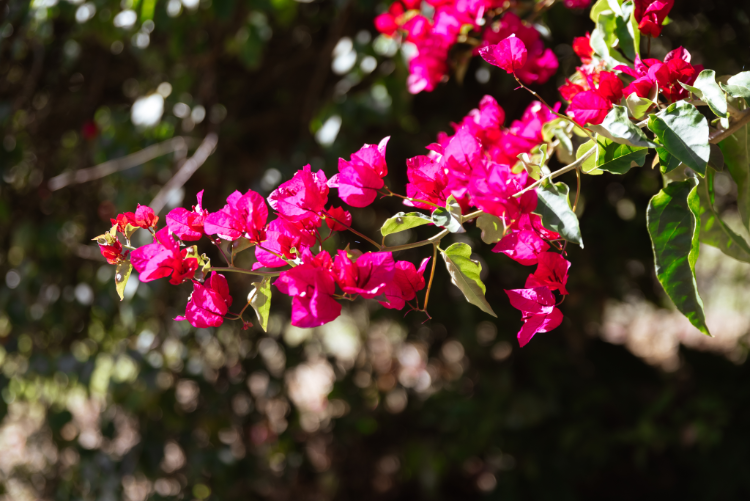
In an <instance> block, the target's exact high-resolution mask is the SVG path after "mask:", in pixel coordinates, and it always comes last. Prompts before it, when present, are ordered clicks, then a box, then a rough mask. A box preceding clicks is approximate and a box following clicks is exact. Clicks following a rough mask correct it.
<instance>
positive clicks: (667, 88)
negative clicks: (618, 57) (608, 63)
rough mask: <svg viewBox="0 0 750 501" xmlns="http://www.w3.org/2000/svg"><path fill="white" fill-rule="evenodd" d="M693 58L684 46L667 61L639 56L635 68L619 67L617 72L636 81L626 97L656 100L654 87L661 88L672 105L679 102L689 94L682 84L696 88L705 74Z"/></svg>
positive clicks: (627, 89)
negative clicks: (694, 85) (702, 73)
mask: <svg viewBox="0 0 750 501" xmlns="http://www.w3.org/2000/svg"><path fill="white" fill-rule="evenodd" d="M690 59H691V56H690V52H688V51H687V50H686V49H684V48H683V47H678V48H676V49H675V50H673V51H671V52H669V53H668V54H667V55H666V56H665V57H664V62H662V61H659V60H658V59H644V60H641V59H640V58H639V57H638V56H637V55H636V59H635V64H634V68H631V67H630V66H625V65H619V66H615V70H618V71H622V72H623V73H625V74H626V75H630V76H631V77H633V78H635V79H636V80H635V81H634V82H632V83H631V84H630V85H629V86H628V87H626V88H625V89H624V90H623V92H624V94H625V95H626V96H629V95H630V94H632V93H633V92H635V93H636V94H638V95H639V96H640V97H649V98H652V97H653V96H652V95H651V93H652V92H653V89H654V86H656V85H658V88H659V91H660V92H661V93H662V94H663V95H664V97H666V98H667V99H668V100H669V101H670V102H675V101H679V100H680V99H684V98H686V97H688V95H689V92H688V91H687V89H685V88H684V87H682V85H680V82H682V83H684V84H687V85H692V84H693V83H694V82H695V79H696V78H698V75H699V74H700V72H701V71H703V66H702V65H692V64H690Z"/></svg>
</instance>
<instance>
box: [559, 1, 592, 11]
mask: <svg viewBox="0 0 750 501" xmlns="http://www.w3.org/2000/svg"><path fill="white" fill-rule="evenodd" d="M590 4H591V0H565V1H564V2H563V5H565V6H566V7H567V8H569V9H585V8H586V7H588V6H589V5H590Z"/></svg>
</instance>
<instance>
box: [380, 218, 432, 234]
mask: <svg viewBox="0 0 750 501" xmlns="http://www.w3.org/2000/svg"><path fill="white" fill-rule="evenodd" d="M430 223H432V220H431V219H430V218H429V216H427V215H425V214H422V213H421V212H399V213H398V214H396V215H395V216H393V217H390V218H388V219H386V220H385V222H384V223H383V226H382V228H380V233H381V234H382V235H383V236H384V237H385V236H388V235H391V234H393V233H398V232H399V231H405V230H408V229H410V228H416V227H417V226H422V225H425V224H430Z"/></svg>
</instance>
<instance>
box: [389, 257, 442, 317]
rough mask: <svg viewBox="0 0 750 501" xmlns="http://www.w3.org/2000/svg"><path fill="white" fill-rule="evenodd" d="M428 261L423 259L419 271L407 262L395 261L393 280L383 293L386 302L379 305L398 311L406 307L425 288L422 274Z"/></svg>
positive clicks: (427, 258)
mask: <svg viewBox="0 0 750 501" xmlns="http://www.w3.org/2000/svg"><path fill="white" fill-rule="evenodd" d="M430 259H431V258H429V257H426V258H424V259H423V260H422V263H421V264H420V265H419V269H417V268H415V266H414V264H413V263H410V262H409V261H397V262H396V266H395V272H394V275H393V280H392V281H391V282H389V283H388V285H386V287H385V290H384V291H383V293H384V294H385V298H386V299H387V301H380V304H381V305H383V306H384V307H386V308H389V309H393V310H400V309H403V307H404V306H406V301H411V300H412V299H414V298H415V297H417V292H419V291H421V290H422V289H424V288H425V279H424V272H425V270H426V269H427V263H429V262H430Z"/></svg>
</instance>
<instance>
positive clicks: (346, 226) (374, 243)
mask: <svg viewBox="0 0 750 501" xmlns="http://www.w3.org/2000/svg"><path fill="white" fill-rule="evenodd" d="M323 214H325V216H326V217H330V218H331V219H333V220H334V221H335V222H336V223H338V224H340V225H341V226H343V227H344V228H346V229H347V230H349V231H351V232H352V233H354V234H355V235H357V236H359V237H361V238H364V239H365V240H367V241H368V242H370V243H371V244H372V245H374V246H375V247H377V248H378V250H383V247H382V246H381V245H380V244H378V243H377V242H376V241H375V240H373V239H371V238H370V237H367V236H365V235H363V234H362V233H360V232H358V231H357V230H355V229H354V228H352V227H351V226H348V225H346V224H344V223H342V222H341V221H339V220H337V219H336V218H335V217H333V216H331V215H330V214H328V212H325V211H323Z"/></svg>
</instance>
